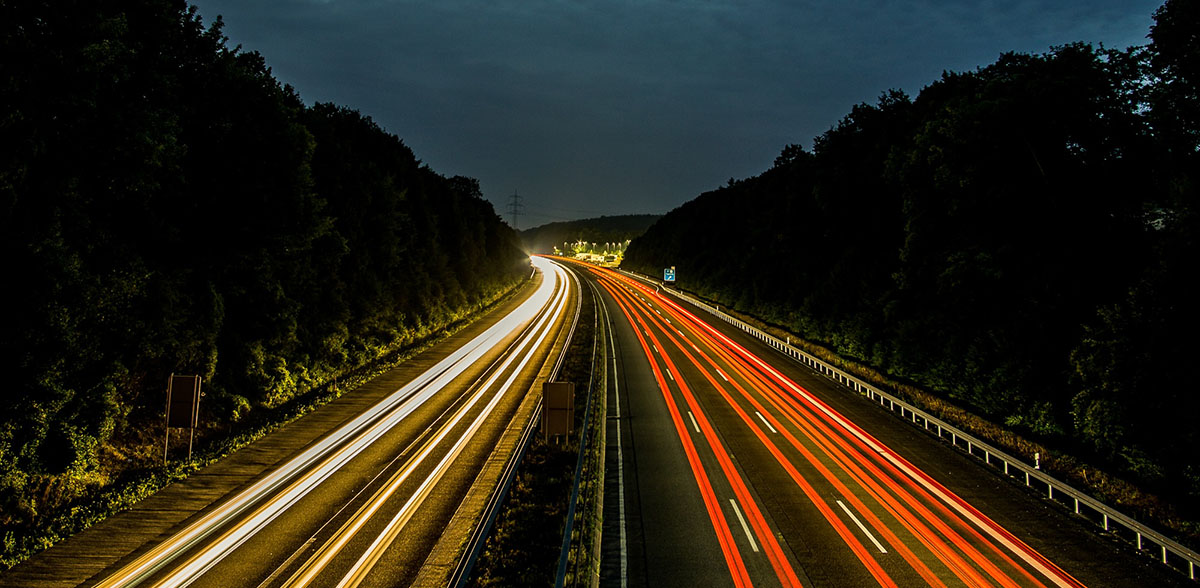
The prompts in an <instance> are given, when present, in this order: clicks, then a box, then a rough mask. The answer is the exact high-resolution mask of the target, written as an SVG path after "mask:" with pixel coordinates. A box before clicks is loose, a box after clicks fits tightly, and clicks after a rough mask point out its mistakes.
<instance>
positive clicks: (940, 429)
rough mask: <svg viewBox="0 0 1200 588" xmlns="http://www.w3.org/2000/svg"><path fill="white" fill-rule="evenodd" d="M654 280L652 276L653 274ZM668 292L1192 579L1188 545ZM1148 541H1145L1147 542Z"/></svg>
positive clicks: (1198, 561) (1194, 564)
mask: <svg viewBox="0 0 1200 588" xmlns="http://www.w3.org/2000/svg"><path fill="white" fill-rule="evenodd" d="M620 271H621V272H622V273H624V274H626V275H629V276H631V277H635V278H639V279H648V278H647V277H646V276H641V275H638V274H634V273H632V272H627V271H624V270H620ZM651 281H652V283H656V282H653V280H652V279H651ZM664 289H665V290H668V291H669V292H671V294H673V295H675V296H677V297H679V298H680V299H681V300H684V301H686V302H688V303H690V304H692V305H694V306H696V307H698V308H701V309H704V310H705V311H707V312H709V313H711V314H713V315H714V316H716V317H718V318H720V319H721V320H724V321H725V322H727V323H729V324H731V325H733V326H735V327H738V328H739V329H741V330H743V331H745V332H746V333H749V334H750V335H751V336H753V337H755V338H757V339H759V340H760V341H762V342H764V343H766V344H767V345H769V346H771V347H773V348H775V349H776V350H777V351H779V352H780V353H783V354H784V355H786V356H788V357H790V358H792V359H794V360H796V361H798V362H800V363H802V364H804V365H806V366H808V367H809V368H812V369H813V370H815V371H816V372H818V373H820V374H823V375H825V376H826V377H828V378H830V379H832V380H834V381H835V382H838V383H839V384H842V385H843V386H846V387H848V388H850V389H851V390H854V391H855V392H858V393H860V394H862V395H864V396H866V397H867V398H869V399H871V400H873V401H875V402H878V403H879V404H880V406H882V407H883V408H886V409H888V410H891V411H892V412H899V413H900V416H901V418H904V419H905V420H910V421H911V423H912V424H913V425H915V426H919V427H924V429H925V430H926V431H928V432H929V433H930V434H932V435H936V436H937V437H938V438H939V439H942V440H948V441H949V442H950V444H951V445H953V446H954V447H957V448H959V449H962V450H964V451H966V452H967V453H968V454H970V455H972V456H974V457H976V458H979V459H981V460H983V461H984V462H985V463H987V464H989V465H992V466H994V467H996V468H997V469H999V470H1002V471H1003V472H1004V474H1005V475H1008V476H1009V477H1015V478H1018V479H1020V477H1022V476H1024V479H1025V485H1026V486H1028V487H1030V488H1034V489H1038V490H1040V489H1044V490H1045V492H1046V495H1047V497H1048V498H1050V499H1051V500H1054V501H1056V502H1058V503H1059V504H1061V505H1062V506H1064V507H1067V508H1072V509H1073V511H1074V512H1075V514H1077V515H1079V516H1082V517H1084V518H1087V519H1088V520H1091V521H1092V522H1094V523H1096V524H1097V525H1099V526H1101V527H1103V528H1104V530H1105V531H1107V532H1109V533H1111V534H1113V535H1116V536H1118V537H1120V538H1122V539H1124V540H1126V541H1128V542H1130V543H1132V544H1134V545H1136V546H1137V549H1138V551H1147V550H1149V549H1150V548H1151V546H1157V547H1158V552H1159V553H1158V554H1156V556H1161V557H1156V559H1159V561H1161V562H1162V563H1163V564H1166V565H1167V566H1169V567H1171V568H1172V569H1174V570H1176V571H1178V572H1180V573H1182V574H1185V575H1186V576H1187V577H1188V578H1190V579H1192V580H1196V572H1197V568H1200V554H1198V553H1196V552H1195V551H1193V550H1191V549H1188V548H1187V547H1185V546H1184V545H1181V544H1180V543H1178V542H1177V541H1175V540H1173V539H1171V538H1169V537H1167V536H1165V535H1163V534H1162V533H1159V532H1158V531H1155V530H1154V529H1151V528H1150V527H1148V526H1146V525H1144V524H1142V523H1140V522H1138V521H1136V520H1134V519H1133V518H1131V517H1129V516H1127V515H1125V514H1123V513H1121V512H1119V511H1117V510H1115V509H1113V508H1112V507H1110V506H1108V505H1106V504H1104V503H1102V502H1100V501H1099V500H1097V499H1095V498H1093V497H1092V496H1090V495H1088V494H1085V493H1083V492H1082V491H1080V490H1077V489H1075V488H1073V487H1071V486H1070V485H1068V484H1066V483H1064V482H1062V481H1060V480H1058V479H1056V478H1054V477H1053V476H1050V475H1048V474H1046V473H1045V472H1043V471H1041V470H1040V469H1038V468H1037V467H1036V466H1031V465H1029V464H1028V463H1026V462H1025V461H1023V460H1022V459H1019V458H1016V457H1013V456H1012V455H1009V454H1008V453H1005V452H1003V451H1001V450H999V449H996V448H995V447H993V446H992V445H990V444H988V443H986V442H984V441H982V440H980V439H979V438H977V437H975V436H973V435H971V434H969V433H967V432H965V431H963V430H962V429H959V428H958V427H955V426H954V425H951V424H949V423H947V422H946V421H943V420H941V419H939V418H937V417H935V416H933V415H931V414H929V413H927V412H925V411H924V410H921V409H919V408H916V407H914V406H912V405H911V404H908V403H907V402H905V401H903V400H901V399H899V398H897V397H896V396H893V395H891V394H889V393H887V392H884V391H882V390H880V389H879V388H876V387H875V386H873V385H871V384H868V383H866V382H864V381H862V380H861V379H859V378H857V377H855V376H852V375H850V374H847V373H846V372H844V371H842V370H839V369H837V368H835V367H833V366H832V365H830V364H828V363H826V362H824V361H822V360H820V359H818V358H816V357H814V356H812V355H809V354H808V353H805V352H804V351H801V350H799V349H797V348H795V347H792V346H791V344H790V343H789V342H785V341H782V340H780V339H779V338H777V337H775V336H772V335H770V334H768V333H764V332H763V331H761V330H759V329H758V328H756V327H754V326H752V325H749V324H747V323H745V322H743V321H741V320H738V319H737V318H734V317H732V316H729V315H728V314H725V313H724V312H721V310H720V309H718V308H716V307H714V306H712V305H709V304H707V303H705V302H702V301H700V300H698V299H696V298H693V297H692V296H689V295H687V294H684V293H683V292H681V291H679V290H673V289H668V288H666V287H664ZM1147 544H1149V545H1147Z"/></svg>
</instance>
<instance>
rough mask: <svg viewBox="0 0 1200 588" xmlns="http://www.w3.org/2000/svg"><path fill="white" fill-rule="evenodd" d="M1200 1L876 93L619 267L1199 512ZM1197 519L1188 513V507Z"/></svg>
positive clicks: (676, 220)
mask: <svg viewBox="0 0 1200 588" xmlns="http://www.w3.org/2000/svg"><path fill="white" fill-rule="evenodd" d="M1198 30H1200V4H1198V3H1196V2H1189V1H1187V0H1169V1H1168V2H1166V3H1165V4H1164V5H1163V6H1162V7H1161V8H1160V9H1158V10H1157V11H1156V12H1155V14H1154V25H1153V27H1152V29H1151V30H1150V35H1149V39H1150V43H1149V44H1148V45H1146V46H1141V47H1133V48H1130V49H1128V50H1113V49H1106V48H1103V47H1095V46H1092V45H1089V44H1085V43H1076V44H1069V45H1064V46H1061V47H1056V48H1053V49H1052V50H1050V51H1048V52H1047V53H1044V54H1041V55H1028V54H1019V53H1006V54H1004V55H1002V56H1000V58H999V59H998V60H997V61H996V62H995V63H992V64H990V65H987V66H986V67H981V68H978V69H977V70H975V71H970V72H947V73H944V74H943V76H942V77H941V79H939V80H937V81H935V82H933V83H931V84H929V85H928V86H927V87H925V88H924V89H922V90H921V92H920V93H919V94H918V95H917V97H916V98H911V97H909V96H908V95H906V94H904V93H902V92H899V91H889V92H886V93H884V94H883V95H882V96H881V98H880V99H879V100H878V102H877V103H876V104H860V105H858V106H855V107H854V108H853V109H852V110H851V112H850V113H849V114H848V115H846V116H845V117H844V118H843V119H842V120H841V121H839V122H838V123H837V125H836V126H834V127H832V128H831V129H830V130H829V131H827V132H826V133H824V134H822V135H821V136H819V137H817V138H816V140H815V141H814V145H813V148H812V150H811V151H809V150H806V149H804V148H802V147H800V146H797V145H789V146H787V147H786V148H785V149H783V151H782V152H781V153H780V155H779V157H778V158H777V159H776V161H775V164H774V166H773V167H772V168H771V169H769V170H766V171H764V172H763V173H762V174H760V175H758V176H756V177H752V178H748V179H745V180H740V181H734V180H731V181H730V183H729V185H728V186H725V187H722V188H720V189H717V190H714V191H711V192H708V193H705V194H702V195H700V196H699V197H697V198H696V199H694V200H692V201H690V202H688V203H686V204H684V205H683V206H680V207H679V208H677V209H676V210H674V211H672V212H670V213H669V214H667V215H666V216H665V217H664V218H663V219H662V220H661V221H659V222H658V223H657V224H656V225H654V226H653V227H651V228H650V230H649V231H648V232H647V233H646V234H645V235H643V236H641V237H638V238H636V239H634V241H633V243H632V244H631V245H630V247H629V249H628V251H627V253H626V257H625V262H624V264H623V265H624V266H625V267H630V268H632V269H636V270H639V271H642V272H644V273H647V274H650V275H659V272H661V269H662V268H663V267H666V266H676V267H677V271H678V273H677V279H678V281H679V283H680V285H681V286H683V287H684V288H687V289H690V290H693V291H696V292H698V293H700V294H702V295H704V296H707V297H709V298H712V299H714V300H717V301H719V302H721V303H722V304H723V305H728V306H731V307H733V308H736V309H738V310H742V311H745V312H747V313H750V314H753V315H756V316H759V317H761V318H763V319H765V320H768V321H770V322H772V323H775V324H778V325H780V326H784V327H786V328H788V329H789V330H791V331H793V332H795V333H798V334H800V335H801V336H803V337H805V338H807V339H809V340H812V341H815V342H818V343H821V344H823V345H825V346H828V347H830V348H832V349H834V350H836V351H837V352H838V353H840V354H843V355H845V356H848V357H851V358H854V359H857V360H859V361H861V362H864V363H867V364H869V365H872V366H875V367H877V368H882V369H883V370H885V371H887V372H889V373H891V374H892V375H894V376H897V377H899V378H902V379H904V380H907V381H910V382H914V383H916V384H918V385H920V386H922V387H925V388H927V389H930V390H932V391H936V392H938V393H941V394H943V395H945V396H948V397H950V398H952V399H954V400H956V401H958V402H959V403H962V404H965V405H967V406H969V407H971V408H972V409H974V410H975V411H978V412H980V413H982V414H984V415H987V416H988V417H991V418H993V419H995V420H997V421H999V422H1002V423H1005V424H1006V425H1008V426H1009V427H1012V428H1014V429H1017V430H1019V431H1023V432H1025V433H1026V434H1029V435H1032V436H1034V437H1035V438H1041V439H1045V440H1053V441H1055V442H1056V443H1058V444H1060V445H1065V446H1068V447H1071V448H1072V450H1073V451H1078V452H1082V453H1083V454H1085V455H1090V456H1091V458H1093V459H1097V460H1100V461H1101V462H1104V463H1107V464H1108V467H1110V468H1115V469H1118V470H1120V471H1122V472H1124V473H1125V474H1126V475H1130V476H1133V477H1135V478H1136V479H1137V480H1139V481H1140V483H1142V484H1144V485H1146V486H1148V487H1150V488H1152V489H1154V490H1156V491H1159V492H1162V493H1164V494H1167V495H1169V496H1171V497H1173V498H1174V499H1176V501H1177V504H1179V505H1180V506H1183V507H1185V508H1186V509H1188V510H1190V516H1191V517H1192V519H1193V520H1195V519H1196V517H1197V516H1200V509H1197V508H1196V506H1195V505H1196V504H1200V501H1198V500H1197V499H1200V455H1198V454H1197V453H1196V451H1195V448H1196V447H1198V446H1200V427H1198V426H1197V420H1196V419H1197V418H1198V417H1200V395H1198V394H1196V393H1195V392H1194V391H1193V388H1194V385H1193V384H1192V382H1191V380H1192V379H1193V377H1194V376H1193V374H1192V373H1191V370H1190V368H1188V367H1187V366H1189V365H1190V364H1191V361H1194V360H1195V358H1196V357H1197V356H1200V344H1198V343H1197V334H1198V333H1200V320H1198V311H1197V304H1196V297H1195V295H1194V289H1193V288H1194V287H1193V286H1192V285H1191V284H1192V279H1193V278H1194V276H1195V275H1196V271H1197V268H1200V255H1198V253H1200V251H1198V243H1197V237H1198V236H1200V215H1198V212H1200V210H1198V205H1200V203H1198V202H1197V185H1196V184H1197V180H1198V179H1200V178H1198V177H1197V170H1200V41H1198V40H1197V36H1196V31H1198ZM1189 505H1190V506H1189Z"/></svg>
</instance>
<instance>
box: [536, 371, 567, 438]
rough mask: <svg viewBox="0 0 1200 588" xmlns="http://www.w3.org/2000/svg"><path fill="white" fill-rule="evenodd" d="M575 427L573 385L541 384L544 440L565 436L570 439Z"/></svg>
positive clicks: (561, 383) (560, 383)
mask: <svg viewBox="0 0 1200 588" xmlns="http://www.w3.org/2000/svg"><path fill="white" fill-rule="evenodd" d="M574 427H575V383H574V382H543V383H542V434H543V435H544V440H546V441H549V440H550V437H551V436H558V435H565V436H567V438H568V439H569V438H570V435H571V429H573V428H574Z"/></svg>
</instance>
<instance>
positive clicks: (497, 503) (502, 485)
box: [446, 279, 583, 588]
mask: <svg viewBox="0 0 1200 588" xmlns="http://www.w3.org/2000/svg"><path fill="white" fill-rule="evenodd" d="M575 285H576V288H578V287H579V282H578V279H576V281H575ZM582 308H583V296H582V293H581V294H580V296H579V297H577V298H576V301H575V318H574V320H573V321H572V322H571V327H570V330H569V331H568V332H567V340H566V343H564V344H563V348H562V351H561V352H560V353H559V354H558V359H557V360H556V361H555V363H554V368H553V369H552V370H550V375H549V377H547V378H546V379H547V381H554V379H555V378H557V377H558V372H559V370H561V369H562V365H563V362H564V361H565V360H566V357H567V350H568V349H570V348H571V339H573V338H574V337H575V328H576V327H577V326H578V325H579V314H580V310H581V309H582ZM541 415H542V400H541V399H538V402H537V405H536V406H534V408H533V412H532V413H531V414H530V417H529V421H528V422H526V423H525V427H524V428H522V429H521V436H520V437H518V438H517V447H516V449H515V450H514V451H513V454H512V455H511V456H509V458H508V461H507V462H505V464H504V470H502V471H501V473H500V482H499V484H498V485H497V486H496V490H495V491H494V492H492V495H491V496H489V497H488V502H487V504H486V505H484V508H483V512H482V513H481V515H480V522H479V524H477V525H475V530H474V531H472V532H471V537H470V539H468V540H467V545H466V548H465V549H464V550H463V555H462V557H460V558H459V560H458V565H456V566H455V567H454V571H453V572H452V573H451V574H450V579H449V581H448V582H447V584H446V585H447V586H451V587H453V588H462V587H463V586H466V585H467V580H468V579H470V577H471V570H472V569H473V568H474V567H475V562H477V561H478V560H479V556H480V554H482V553H483V548H484V547H486V546H487V538H488V535H490V534H491V532H492V527H493V526H494V525H495V524H496V518H497V517H498V516H499V514H500V507H501V506H502V505H503V504H504V499H505V498H507V497H508V491H509V489H511V488H512V484H513V482H514V481H516V479H517V472H518V471H519V468H520V465H521V460H523V459H524V458H525V453H526V452H527V451H528V449H529V446H530V445H531V444H532V443H533V439H534V437H536V436H537V435H535V432H536V431H537V429H538V426H539V424H540V423H541Z"/></svg>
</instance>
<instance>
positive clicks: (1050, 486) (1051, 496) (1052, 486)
mask: <svg viewBox="0 0 1200 588" xmlns="http://www.w3.org/2000/svg"><path fill="white" fill-rule="evenodd" d="M1047 487H1048V488H1050V500H1054V484H1047Z"/></svg>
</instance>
